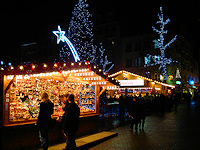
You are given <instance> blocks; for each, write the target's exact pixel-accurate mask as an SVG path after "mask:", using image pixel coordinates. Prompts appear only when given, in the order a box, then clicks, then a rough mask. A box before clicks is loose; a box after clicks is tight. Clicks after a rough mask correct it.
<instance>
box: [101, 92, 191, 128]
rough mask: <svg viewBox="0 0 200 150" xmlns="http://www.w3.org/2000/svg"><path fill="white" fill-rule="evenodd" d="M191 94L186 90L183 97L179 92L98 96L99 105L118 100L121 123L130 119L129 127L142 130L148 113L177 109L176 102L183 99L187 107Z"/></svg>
mask: <svg viewBox="0 0 200 150" xmlns="http://www.w3.org/2000/svg"><path fill="white" fill-rule="evenodd" d="M191 99H192V96H191V94H190V93H189V92H188V93H187V94H186V95H185V96H184V97H183V96H182V95H181V94H179V93H176V94H175V93H173V94H167V95H164V94H162V93H160V94H149V93H146V94H145V95H144V96H142V95H141V94H139V95H132V94H129V95H128V94H126V95H125V94H124V95H123V94H121V96H120V97H119V98H116V97H110V98H109V99H108V98H107V97H106V96H105V95H104V96H103V95H102V96H101V97H100V106H101V105H102V104H103V105H106V103H109V102H113V101H118V102H119V106H118V107H119V120H120V124H121V125H123V124H125V123H126V122H127V120H130V124H131V125H130V128H131V129H133V126H135V132H138V130H144V124H145V118H146V116H148V115H151V114H156V115H159V116H163V115H165V112H166V111H168V112H169V111H176V112H177V111H178V109H177V107H178V104H179V103H181V102H182V101H184V102H185V103H186V104H187V107H188V109H189V107H190V104H191Z"/></svg>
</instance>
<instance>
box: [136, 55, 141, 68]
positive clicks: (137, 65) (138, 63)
mask: <svg viewBox="0 0 200 150" xmlns="http://www.w3.org/2000/svg"><path fill="white" fill-rule="evenodd" d="M141 62H142V61H141V57H138V58H136V59H135V67H141V65H142V63H141Z"/></svg>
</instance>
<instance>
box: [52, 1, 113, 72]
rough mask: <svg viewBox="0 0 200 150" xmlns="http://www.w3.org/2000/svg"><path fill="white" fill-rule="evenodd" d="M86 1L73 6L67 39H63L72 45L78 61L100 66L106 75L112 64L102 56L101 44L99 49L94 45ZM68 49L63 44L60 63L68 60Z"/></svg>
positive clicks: (69, 53)
mask: <svg viewBox="0 0 200 150" xmlns="http://www.w3.org/2000/svg"><path fill="white" fill-rule="evenodd" d="M86 1H87V0H79V1H78V3H77V4H76V5H75V7H74V11H73V12H72V19H71V21H70V24H69V28H68V33H67V35H66V36H67V37H65V39H69V40H70V41H71V42H70V43H72V45H73V46H74V47H75V49H76V51H77V53H78V56H79V58H80V61H83V62H85V61H88V62H90V63H93V64H95V65H96V66H101V67H102V68H103V72H106V73H108V72H109V71H110V69H112V68H113V66H114V64H112V62H110V61H108V59H107V56H104V54H105V53H104V51H105V49H104V48H103V45H102V43H100V47H99V48H98V47H97V46H96V45H94V38H93V36H94V35H93V33H92V30H93V22H92V21H91V17H92V15H91V14H90V13H89V11H88V9H87V8H88V6H89V5H88V4H86ZM59 32H60V33H61V34H62V32H64V31H61V30H60V31H59ZM54 33H55V32H54ZM56 34H57V31H56ZM58 36H59V35H57V37H58ZM61 41H63V40H61ZM64 41H65V40H64ZM69 49H71V48H70V46H69V44H68V45H67V44H65V45H64V46H63V47H62V49H61V50H60V58H61V60H62V61H66V60H67V59H69V58H70V56H71V52H73V50H71V52H70V50H69ZM74 51H75V50H74ZM72 54H73V53H72ZM76 56H77V55H76ZM74 59H75V58H74ZM75 60H78V59H75Z"/></svg>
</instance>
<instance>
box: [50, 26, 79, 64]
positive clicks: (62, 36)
mask: <svg viewBox="0 0 200 150" xmlns="http://www.w3.org/2000/svg"><path fill="white" fill-rule="evenodd" d="M53 34H55V35H56V36H57V44H59V43H60V41H62V42H66V43H67V45H68V46H69V48H70V50H71V52H72V54H73V57H74V60H75V62H77V61H79V60H80V58H79V56H78V53H77V51H76V49H75V47H74V46H73V44H72V43H71V42H70V40H69V39H68V38H67V37H66V36H65V31H61V28H60V26H58V31H53Z"/></svg>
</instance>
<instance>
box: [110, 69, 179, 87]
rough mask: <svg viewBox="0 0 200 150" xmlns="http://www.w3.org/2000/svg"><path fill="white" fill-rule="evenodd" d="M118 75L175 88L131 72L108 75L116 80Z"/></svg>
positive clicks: (123, 71) (122, 71)
mask: <svg viewBox="0 0 200 150" xmlns="http://www.w3.org/2000/svg"><path fill="white" fill-rule="evenodd" d="M120 74H125V75H126V74H129V75H132V76H135V77H136V78H137V79H144V80H147V81H151V82H154V83H156V84H160V85H163V86H166V87H169V88H175V86H174V85H170V84H167V83H163V82H159V81H157V80H154V79H151V78H147V77H143V76H141V75H138V74H135V73H131V72H128V71H125V70H121V71H118V72H116V73H113V74H111V75H109V77H110V78H115V79H116V77H117V76H119V75H120Z"/></svg>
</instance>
